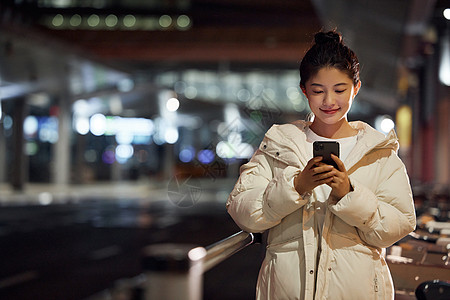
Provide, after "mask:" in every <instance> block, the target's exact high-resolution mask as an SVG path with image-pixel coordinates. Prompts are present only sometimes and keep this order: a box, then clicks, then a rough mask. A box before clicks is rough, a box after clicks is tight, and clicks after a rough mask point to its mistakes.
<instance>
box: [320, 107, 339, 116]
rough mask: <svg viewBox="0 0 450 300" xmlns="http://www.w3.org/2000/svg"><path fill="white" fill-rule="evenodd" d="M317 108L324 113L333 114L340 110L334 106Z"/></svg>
mask: <svg viewBox="0 0 450 300" xmlns="http://www.w3.org/2000/svg"><path fill="white" fill-rule="evenodd" d="M319 109H320V111H322V112H323V113H325V114H327V115H332V114H335V113H337V112H338V111H339V110H340V108H335V109H322V108H319Z"/></svg>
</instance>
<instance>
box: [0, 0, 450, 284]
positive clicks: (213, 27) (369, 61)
mask: <svg viewBox="0 0 450 300" xmlns="http://www.w3.org/2000/svg"><path fill="white" fill-rule="evenodd" d="M449 18H450V5H449V3H448V1H444V0H393V1H392V0H381V1H353V0H334V1H332V0H301V1H297V0H281V1H252V0H239V1H236V0H211V1H202V0H147V1H139V0H35V1H31V0H2V1H1V2H0V105H1V106H0V108H1V109H0V188H1V190H0V197H1V199H0V200H1V201H2V203H3V204H4V205H15V204H17V203H22V202H23V198H24V197H25V195H26V196H27V197H28V198H27V199H36V200H37V201H38V203H40V204H51V203H52V202H53V201H55V200H56V199H57V197H58V195H59V196H61V197H63V198H64V197H66V196H67V195H69V196H73V195H74V194H76V193H77V191H82V190H83V189H84V190H85V191H86V195H88V196H89V195H93V194H95V195H104V196H105V197H106V196H107V195H113V196H117V194H120V195H127V193H129V194H128V196H129V198H133V197H144V198H151V197H160V195H162V196H161V197H160V199H159V200H161V199H166V198H167V197H169V198H170V200H172V201H175V202H176V203H178V204H180V202H178V201H182V198H183V197H182V195H183V194H184V193H185V192H186V193H187V192H189V193H193V190H192V189H189V190H181V188H180V184H179V181H178V180H181V179H182V180H186V178H192V179H198V180H200V181H199V182H198V183H196V184H194V186H195V187H197V193H199V194H200V193H201V192H203V197H206V198H207V197H212V198H214V200H215V201H218V202H219V203H220V204H221V205H222V204H223V203H224V202H225V200H226V197H227V193H228V192H229V191H230V189H231V188H232V186H233V184H234V181H235V180H236V179H237V176H238V170H239V166H240V165H241V164H243V163H244V162H246V161H247V160H248V159H249V158H250V157H251V155H252V154H253V152H254V151H255V149H256V147H258V145H259V143H260V141H261V140H262V137H263V135H264V132H265V131H266V130H267V129H268V128H269V127H270V126H271V125H272V124H274V123H285V122H290V121H293V120H296V119H301V118H305V117H306V116H307V114H308V113H309V108H308V104H307V101H306V98H305V97H304V96H303V94H302V93H301V90H300V89H299V72H298V66H299V62H300V60H301V58H302V56H303V54H304V52H305V50H306V49H308V48H309V46H310V45H311V42H312V39H313V35H314V33H316V32H317V31H319V30H322V29H323V30H329V29H333V28H336V29H337V30H338V31H340V32H342V34H343V36H344V41H345V42H346V44H347V45H349V46H350V47H351V48H352V49H354V50H355V52H356V53H357V55H358V57H359V60H360V63H361V80H362V83H363V85H362V89H361V91H360V93H359V95H358V96H357V100H356V101H355V103H354V105H353V107H352V109H351V111H350V114H349V118H350V119H351V120H356V119H359V120H363V121H365V122H368V123H369V124H371V125H372V126H374V127H376V128H377V129H378V130H380V131H382V132H387V131H389V130H390V129H392V128H395V130H396V132H397V134H398V136H399V140H400V144H401V150H400V156H401V158H402V159H403V161H404V162H405V164H406V166H407V170H408V173H409V175H410V178H411V182H412V185H413V189H414V193H415V196H416V197H417V199H418V200H417V201H418V204H419V205H420V204H421V203H423V201H425V200H426V199H430V197H434V196H433V195H436V197H441V198H439V199H446V200H445V201H447V200H448V195H449V182H450V174H449V173H450V157H449V149H450V141H449V136H450V122H449V113H450V93H449V90H450V87H449V86H450V25H449V24H450V23H449V22H450V21H449ZM174 180H175V181H176V185H175V186H173V185H171V184H173V182H174ZM200 182H201V183H200ZM200 185H201V186H200ZM171 187H173V188H171ZM208 188H210V189H211V190H212V191H211V193H209V194H208V193H207V191H208ZM156 191H160V192H161V193H160V194H158V193H157V192H156ZM171 192H172V194H171ZM64 195H66V196H64ZM150 195H152V196H150ZM155 195H157V196H155ZM205 195H209V196H205ZM211 195H213V196H211ZM177 197H179V198H177ZM174 199H175V200H174ZM195 199H196V198H195V197H194V200H195ZM424 199H425V200H424ZM191 200H192V199H191ZM206 200H208V199H206ZM419 201H420V202H419ZM445 201H444V202H445ZM186 206H189V204H186ZM447 217H448V215H447ZM6 223H7V222H6V221H5V224H6ZM0 225H1V224H0ZM5 226H6V225H5ZM0 285H1V284H0Z"/></svg>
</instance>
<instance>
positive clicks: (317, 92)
mask: <svg viewBox="0 0 450 300" xmlns="http://www.w3.org/2000/svg"><path fill="white" fill-rule="evenodd" d="M313 93H314V94H321V93H323V91H313Z"/></svg>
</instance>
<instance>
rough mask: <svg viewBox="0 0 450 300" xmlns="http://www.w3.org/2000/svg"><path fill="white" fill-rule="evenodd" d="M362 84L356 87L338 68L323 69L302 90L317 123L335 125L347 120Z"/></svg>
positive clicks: (359, 83)
mask: <svg viewBox="0 0 450 300" xmlns="http://www.w3.org/2000/svg"><path fill="white" fill-rule="evenodd" d="M360 87H361V82H358V84H357V85H356V86H355V85H354V84H353V80H352V79H350V78H349V76H348V75H347V74H346V73H344V72H342V71H340V70H338V69H336V68H322V69H320V70H319V72H317V74H316V75H315V76H313V77H311V78H310V79H309V80H308V81H307V82H306V84H305V87H303V88H302V91H303V93H304V94H305V95H306V97H307V98H308V102H309V107H310V108H311V111H312V112H313V113H314V118H315V119H314V120H315V122H316V121H318V122H321V123H324V124H328V125H333V124H336V123H338V122H339V121H342V120H347V113H348V111H349V110H350V107H351V105H352V101H353V98H354V97H355V96H356V94H357V93H358V91H359V88H360Z"/></svg>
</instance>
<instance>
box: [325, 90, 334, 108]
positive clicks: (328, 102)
mask: <svg viewBox="0 0 450 300" xmlns="http://www.w3.org/2000/svg"><path fill="white" fill-rule="evenodd" d="M334 104H335V101H334V97H333V95H332V93H325V94H324V97H323V100H322V105H323V106H325V107H333V106H334Z"/></svg>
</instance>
